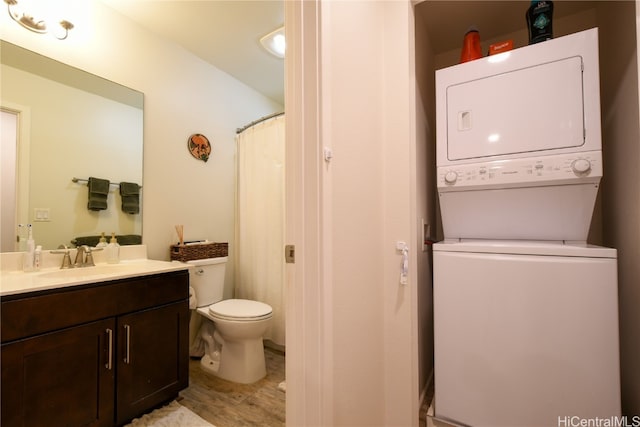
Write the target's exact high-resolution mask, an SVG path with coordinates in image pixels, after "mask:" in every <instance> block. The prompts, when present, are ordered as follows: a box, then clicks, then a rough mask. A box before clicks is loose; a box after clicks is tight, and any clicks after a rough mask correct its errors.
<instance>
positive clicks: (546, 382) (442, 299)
mask: <svg viewBox="0 0 640 427" xmlns="http://www.w3.org/2000/svg"><path fill="white" fill-rule="evenodd" d="M436 109H437V119H436V131H437V149H436V151H437V155H436V158H437V186H438V196H439V201H440V207H441V213H442V223H443V231H444V237H445V241H444V242H443V243H438V244H435V245H434V246H433V249H434V329H435V331H434V336H435V342H434V345H435V362H434V364H435V367H434V369H435V401H434V409H435V417H436V418H437V419H441V420H444V421H447V422H450V423H453V424H458V425H471V426H536V427H538V426H547V425H548V426H557V425H568V424H559V423H560V422H561V420H562V419H565V418H559V417H568V418H566V420H569V419H570V417H576V416H577V417H580V418H582V419H587V418H593V417H600V418H605V417H606V418H608V417H614V416H619V415H620V378H619V347H618V336H619V335H618V308H617V260H616V251H615V250H614V249H610V248H600V247H594V246H590V245H587V243H586V241H587V235H588V231H589V227H590V223H591V217H592V215H593V208H594V204H595V199H596V196H597V192H598V187H599V183H600V179H601V177H602V172H603V171H602V151H601V129H600V97H599V65H598V31H597V29H592V30H588V31H583V32H580V33H576V34H573V35H570V36H565V37H561V38H558V39H554V40H550V41H546V42H543V43H539V44H535V45H531V46H527V47H524V48H520V49H516V50H513V51H510V52H507V53H503V54H500V55H496V56H495V57H488V58H483V59H479V60H476V61H471V62H468V63H465V64H460V65H457V66H454V67H449V68H447V69H444V70H438V71H437V72H436ZM567 422H568V421H567Z"/></svg>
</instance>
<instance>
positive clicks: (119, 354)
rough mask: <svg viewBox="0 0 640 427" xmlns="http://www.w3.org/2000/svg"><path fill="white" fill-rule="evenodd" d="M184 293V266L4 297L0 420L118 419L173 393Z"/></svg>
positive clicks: (182, 364)
mask: <svg viewBox="0 0 640 427" xmlns="http://www.w3.org/2000/svg"><path fill="white" fill-rule="evenodd" d="M188 297H189V276H188V273H187V271H186V270H185V271H178V272H172V273H164V274H158V275H153V276H144V277H137V278H135V279H126V280H115V281H110V282H104V283H99V284H93V285H86V286H85V285H83V286H79V287H73V288H71V289H70V288H63V289H61V290H57V291H47V292H39V293H37V294H33V293H32V294H20V295H12V296H7V297H3V298H2V302H1V307H0V316H1V318H2V323H1V326H0V328H1V336H2V347H1V359H0V364H1V369H2V382H1V384H0V387H1V395H0V397H1V402H2V405H1V406H2V407H1V413H0V417H1V419H0V424H1V425H2V426H3V427H10V426H114V425H121V424H124V423H126V422H128V421H130V420H131V419H132V418H135V417H137V416H140V415H142V414H144V413H145V412H147V411H149V410H150V409H151V408H154V407H155V406H157V405H159V404H161V403H164V402H167V401H169V400H171V399H172V398H174V397H176V396H177V395H178V392H179V391H180V390H182V389H184V388H186V387H187V386H188V382H189V379H188V375H189V374H188V363H189V354H188V346H189V342H188V341H189V338H188V335H189V334H188V332H189V329H188V328H189V306H188ZM47 320H48V321H47Z"/></svg>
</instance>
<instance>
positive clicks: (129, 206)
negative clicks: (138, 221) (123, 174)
mask: <svg viewBox="0 0 640 427" xmlns="http://www.w3.org/2000/svg"><path fill="white" fill-rule="evenodd" d="M120 197H121V198H122V212H126V213H128V214H138V213H140V186H139V185H138V184H136V183H135V182H121V183H120Z"/></svg>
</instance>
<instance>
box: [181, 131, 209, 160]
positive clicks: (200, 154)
mask: <svg viewBox="0 0 640 427" xmlns="http://www.w3.org/2000/svg"><path fill="white" fill-rule="evenodd" d="M187 146H188V147H189V152H190V153H191V155H192V156H193V157H195V158H196V159H198V160H202V161H203V162H206V161H207V160H209V155H210V154H211V144H209V140H208V139H207V137H206V136H204V135H202V134H200V133H194V134H193V135H191V136H190V137H189V140H188V141H187Z"/></svg>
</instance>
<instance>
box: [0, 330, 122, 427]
mask: <svg viewBox="0 0 640 427" xmlns="http://www.w3.org/2000/svg"><path fill="white" fill-rule="evenodd" d="M114 327H115V319H113V318H112V319H107V320H101V321H97V322H93V323H88V324H85V325H82V326H77V327H72V328H68V329H63V330H60V331H57V332H52V333H48V334H44V335H38V336H35V337H33V338H28V339H25V340H21V341H16V342H13V343H9V344H4V345H3V346H2V386H1V387H2V421H1V424H2V426H3V427H10V426H48V427H53V426H112V425H113V422H114V416H113V393H114V381H115V374H114V371H115V365H114V363H113V362H114V360H113V357H114V356H115V354H114V353H113V350H114V348H115V347H114V345H115V343H114V340H115V335H114V333H115V329H114Z"/></svg>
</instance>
